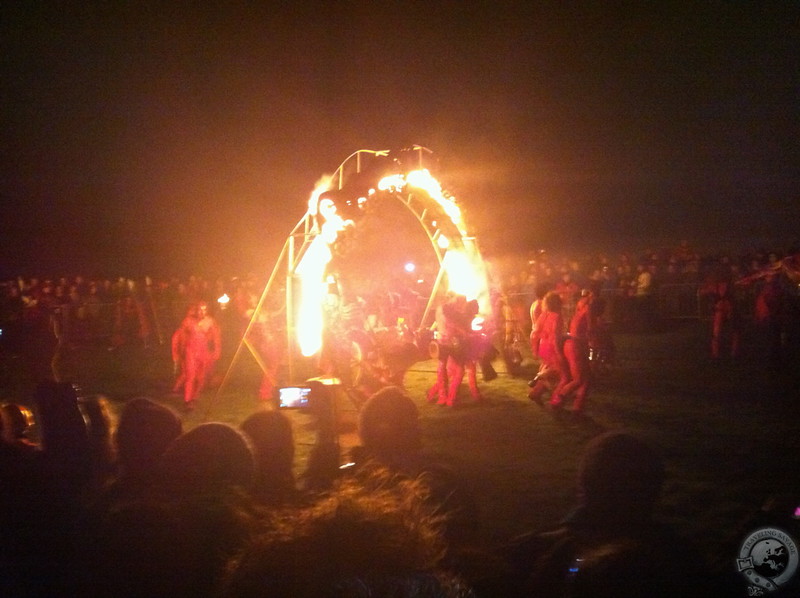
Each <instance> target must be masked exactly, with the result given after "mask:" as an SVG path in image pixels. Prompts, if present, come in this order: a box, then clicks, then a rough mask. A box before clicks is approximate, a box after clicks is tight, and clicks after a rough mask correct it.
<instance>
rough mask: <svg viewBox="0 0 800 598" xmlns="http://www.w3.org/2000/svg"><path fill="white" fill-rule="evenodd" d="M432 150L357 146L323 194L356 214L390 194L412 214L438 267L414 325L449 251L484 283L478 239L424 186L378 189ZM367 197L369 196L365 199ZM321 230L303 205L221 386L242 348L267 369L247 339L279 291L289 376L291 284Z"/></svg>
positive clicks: (440, 279) (426, 316)
mask: <svg viewBox="0 0 800 598" xmlns="http://www.w3.org/2000/svg"><path fill="white" fill-rule="evenodd" d="M432 154H433V152H432V151H431V150H430V149H428V148H426V147H424V146H421V145H413V146H411V147H409V148H405V149H402V150H399V151H394V150H369V149H362V150H357V151H355V152H353V153H352V154H350V156H348V157H347V158H346V159H345V160H344V161H343V162H342V163H341V164H340V165H339V167H338V168H337V169H336V170H335V171H334V173H333V175H332V176H331V177H330V179H329V183H328V185H327V188H326V189H325V191H323V192H322V193H323V195H330V196H333V197H335V199H336V201H337V202H338V203H339V207H340V208H342V211H343V212H345V213H348V212H351V213H352V212H357V211H358V210H359V207H360V206H361V205H362V204H363V203H365V202H366V201H370V202H375V201H383V200H384V198H388V196H392V197H394V198H395V199H396V200H398V201H399V202H400V203H402V204H403V205H404V206H405V208H406V209H407V210H408V211H409V212H410V213H411V214H412V215H413V216H414V217H415V218H416V220H417V221H418V222H419V224H420V227H421V228H422V230H423V232H424V233H425V235H426V236H427V238H428V241H429V243H430V246H431V248H432V250H433V252H434V255H435V256H436V259H437V261H438V264H439V270H438V273H437V276H436V279H435V282H434V284H433V287H432V289H431V292H430V295H429V297H428V301H427V304H426V307H425V310H424V312H423V315H422V317H421V318H420V321H419V322H417V323H416V325H417V328H421V327H423V326H425V325H426V323H428V324H427V325H430V320H431V319H432V317H431V313H432V307H433V305H434V303H435V301H436V299H437V297H438V296H439V295H440V293H441V289H442V286H443V283H444V280H445V279H446V277H447V274H446V268H445V262H446V256H447V253H448V252H449V251H453V250H457V251H460V252H461V253H463V254H465V255H467V256H469V258H470V259H472V260H474V261H476V262H478V263H479V265H480V269H481V271H482V275H483V278H484V281H485V278H486V273H485V265H484V263H483V259H482V257H481V253H480V250H479V248H478V244H477V239H476V238H475V237H474V236H471V235H468V234H466V231H465V230H464V228H463V226H462V227H459V225H458V223H457V222H455V221H454V219H453V218H452V217H451V215H449V214H448V213H447V210H446V207H447V206H445V205H443V204H442V203H439V202H437V201H436V200H435V199H434V198H432V197H431V195H430V194H429V193H428V192H427V191H426V190H424V189H421V188H417V187H414V186H412V185H406V186H405V187H404V188H403V189H400V190H398V189H389V190H377V187H378V183H379V181H380V180H381V179H382V178H383V177H386V176H391V175H397V174H400V175H406V174H408V173H410V172H413V171H422V170H428V171H429V170H430V169H429V166H433V164H432V163H433V162H435V160H433V159H432ZM367 198H369V199H367ZM320 234H321V228H320V222H319V219H318V218H317V216H315V215H314V214H313V213H312V210H310V209H308V210H307V211H306V213H305V215H304V216H303V217H302V218H301V219H300V220H299V221H298V222H297V224H296V225H295V227H294V228H293V229H292V231H291V233H290V234H289V236H288V237H287V239H286V241H285V242H284V244H283V247H282V249H281V251H280V254H279V256H278V259H277V261H276V263H275V266H274V268H273V270H272V272H271V274H270V277H269V279H268V281H267V283H266V285H265V287H264V290H263V292H262V294H261V296H260V298H259V300H258V302H257V304H256V306H255V308H254V311H253V315H252V317H251V318H250V321H249V323H248V325H247V327H246V329H245V331H244V334H243V335H242V339H241V342H240V343H239V345H238V347H237V350H236V352H235V354H234V356H233V358H232V361H231V363H230V366H229V368H228V372H227V373H226V375H225V377H224V379H223V382H222V385H221V386H220V390H221V389H222V387H223V386H224V384H225V382H226V380H227V379H228V377H229V374H230V372H231V370H232V369H233V367H234V365H235V363H236V362H237V360H238V358H239V357H240V354H241V353H242V350H243V348H246V349H247V350H248V351H249V352H250V353H251V355H252V356H253V358H254V359H255V361H256V362H257V363H258V365H259V367H260V368H261V369H262V370H264V371H266V366H265V364H264V360H263V359H262V357H261V355H260V354H259V351H258V349H257V347H256V346H254V344H253V343H252V342H251V340H250V336H251V331H252V328H253V326H254V324H255V322H256V321H257V318H258V317H259V314H260V313H261V312H262V310H263V309H264V306H265V302H266V301H267V298H268V297H270V296H275V295H276V289H275V287H276V286H277V287H279V289H278V291H277V292H282V293H283V294H284V297H283V298H282V303H283V304H284V307H285V318H286V342H287V346H288V348H289V349H288V356H289V363H288V366H289V378H290V379H292V380H293V379H294V373H295V372H294V370H295V367H294V366H295V363H294V362H295V355H296V353H297V346H296V345H297V341H296V321H295V311H296V309H295V294H294V286H295V281H296V273H297V268H298V265H299V264H300V263H301V262H302V260H303V258H304V256H305V255H306V253H307V251H308V250H309V247H310V246H311V244H312V243H313V241H314V239H316V238H317V237H318V236H319V235H320ZM481 303H482V304H483V305H482V307H483V309H482V310H481V313H484V314H488V310H489V308H488V287H487V293H486V297H484V298H483V300H482V301H481Z"/></svg>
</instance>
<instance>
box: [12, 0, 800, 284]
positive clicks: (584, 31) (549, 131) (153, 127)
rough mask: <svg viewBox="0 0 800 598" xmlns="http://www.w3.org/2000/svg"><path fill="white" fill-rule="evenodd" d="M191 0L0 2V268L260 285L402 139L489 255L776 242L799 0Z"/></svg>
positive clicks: (785, 233) (798, 228)
mask: <svg viewBox="0 0 800 598" xmlns="http://www.w3.org/2000/svg"><path fill="white" fill-rule="evenodd" d="M117 4H127V5H128V6H127V8H125V7H120V6H117ZM173 4H176V5H177V4H180V6H173ZM206 4H209V3H152V4H151V3H147V2H141V3H140V2H131V3H116V2H103V3H100V2H75V3H58V2H6V3H3V6H2V8H0V65H1V66H0V68H1V69H2V71H0V86H1V88H0V89H1V90H2V93H0V102H1V104H0V113H1V115H2V116H1V117H2V136H3V139H2V145H1V146H0V156H1V157H0V217H1V218H2V221H1V222H0V234H1V235H2V250H0V257H1V258H2V259H1V261H0V271H2V275H3V276H9V275H12V274H17V273H21V274H27V275H31V274H37V273H41V274H53V275H54V274H64V275H74V274H86V275H108V276H115V275H128V276H138V275H143V274H148V273H149V274H153V275H170V274H174V275H179V276H182V275H188V274H191V273H199V274H208V275H212V274H214V275H215V274H240V273H244V272H248V271H255V272H259V273H260V272H266V271H269V270H271V268H272V265H273V263H274V260H275V258H276V257H277V252H278V250H279V249H280V247H281V245H282V244H283V242H284V241H285V239H286V237H287V235H288V234H289V232H290V231H291V228H292V227H293V226H294V224H295V223H296V222H297V221H298V220H299V219H300V218H301V217H302V215H303V212H304V207H305V203H306V200H307V198H308V195H309V193H310V192H311V191H312V189H313V187H314V184H315V183H316V181H317V180H318V179H319V178H320V176H321V175H322V174H325V173H330V172H332V171H333V170H334V169H335V168H336V167H337V166H338V165H339V164H340V163H341V162H342V161H343V160H344V159H345V158H346V157H347V156H348V155H349V154H351V153H352V152H353V151H355V150H357V149H394V148H401V147H404V146H408V145H411V144H415V143H416V144H421V145H424V146H426V147H428V148H430V149H432V150H433V151H434V152H435V154H436V155H437V157H438V159H439V162H440V166H441V170H440V172H439V176H440V178H441V179H442V181H443V182H444V184H445V186H446V187H447V188H448V189H450V190H451V191H452V192H453V193H454V194H455V195H456V197H457V198H458V199H459V200H460V202H461V203H462V205H463V206H464V209H465V211H466V214H467V222H468V224H469V225H470V227H471V228H472V229H473V230H474V231H475V232H476V233H477V235H478V237H479V239H480V240H481V242H482V244H483V245H484V247H485V248H487V250H488V251H489V252H490V253H493V254H497V253H500V252H502V251H503V250H506V249H507V250H513V251H519V250H523V249H526V248H538V247H547V248H552V249H558V250H563V251H569V250H570V249H571V248H575V250H576V251H577V250H578V249H579V248H580V249H581V250H583V249H584V248H586V247H597V248H598V250H601V249H612V250H613V249H616V248H618V247H622V246H626V247H630V248H634V249H636V248H641V249H646V248H655V247H660V246H662V245H669V244H676V243H677V241H678V240H680V239H687V240H689V241H691V242H692V243H693V244H695V245H696V246H698V247H701V246H702V247H713V246H714V244H719V245H720V246H722V244H723V243H727V244H731V243H735V244H736V245H737V247H739V246H740V247H742V248H743V249H750V248H751V247H752V246H758V245H759V244H763V243H772V244H773V245H774V246H775V247H777V248H779V249H786V248H788V247H789V246H790V245H791V244H792V243H794V242H795V241H797V239H800V169H799V168H798V165H800V159H799V158H800V152H799V151H798V145H799V142H798V140H799V139H800V130H799V129H800V127H798V122H800V121H799V119H798V116H799V110H798V107H799V106H800V93H798V91H800V85H799V83H800V51H799V50H800V43H798V42H800V3H797V2H786V3H773V2H755V3H741V2H726V3H718V2H703V3H694V2H692V3H688V2H687V3H681V4H679V3H673V2H666V3H630V4H627V3H626V4H619V3H604V2H591V3H569V6H565V4H567V3H564V4H562V3H552V4H550V3H547V4H540V3H529V2H525V3H522V2H520V3H503V2H492V3H489V2H430V3H423V2H419V3H417V2H402V3H400V2H398V3H389V4H384V3H378V2H324V3H309V2H303V3H298V6H297V7H287V6H286V5H289V4H291V3H280V4H278V3H275V4H274V5H271V3H247V4H259V6H258V7H253V6H249V5H248V6H245V3H239V2H224V3H220V6H219V7H217V8H216V9H215V8H209V7H208V6H205V5H206ZM193 5H194V7H192V6H193ZM676 6H677V7H678V8H676Z"/></svg>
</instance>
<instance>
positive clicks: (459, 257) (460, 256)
mask: <svg viewBox="0 0 800 598" xmlns="http://www.w3.org/2000/svg"><path fill="white" fill-rule="evenodd" d="M442 267H443V268H444V270H445V272H446V273H447V281H448V288H449V290H450V291H452V292H454V293H458V294H459V295H464V296H465V297H466V298H467V300H469V301H471V300H473V299H479V297H480V296H481V295H482V294H483V291H485V289H486V279H485V278H484V277H483V276H482V275H481V273H479V272H478V270H477V268H476V267H475V266H474V265H473V263H472V261H471V260H470V259H469V258H468V257H467V255H466V254H465V253H463V252H462V251H456V250H451V251H448V252H447V253H446V254H445V256H444V260H442Z"/></svg>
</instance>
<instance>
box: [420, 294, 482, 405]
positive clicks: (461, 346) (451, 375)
mask: <svg viewBox="0 0 800 598" xmlns="http://www.w3.org/2000/svg"><path fill="white" fill-rule="evenodd" d="M471 319H472V318H471V317H470V316H469V313H468V311H467V299H466V297H464V295H453V296H452V297H451V298H450V299H449V300H448V301H447V303H444V304H443V305H440V306H439V308H438V309H437V310H436V322H435V323H434V329H435V330H436V332H437V334H438V337H437V344H438V350H439V354H438V358H439V365H438V367H437V370H436V384H434V385H433V387H432V388H431V389H430V390H429V391H428V400H429V401H434V400H435V399H437V398H438V401H437V403H438V404H439V405H447V406H449V407H453V406H454V405H455V400H456V394H457V393H458V387H459V386H460V385H461V381H462V380H463V379H464V369H465V366H466V360H467V351H468V343H469V333H470V322H471Z"/></svg>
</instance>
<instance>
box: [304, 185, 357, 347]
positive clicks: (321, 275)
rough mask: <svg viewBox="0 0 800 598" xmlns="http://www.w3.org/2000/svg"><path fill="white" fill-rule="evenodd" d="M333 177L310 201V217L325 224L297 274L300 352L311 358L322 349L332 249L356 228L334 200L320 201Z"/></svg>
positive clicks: (315, 191) (321, 186) (307, 251)
mask: <svg viewBox="0 0 800 598" xmlns="http://www.w3.org/2000/svg"><path fill="white" fill-rule="evenodd" d="M329 182H330V177H323V179H322V180H321V181H320V182H319V183H318V185H317V187H316V188H315V189H314V192H313V193H312V194H311V197H310V199H309V200H308V215H309V216H318V217H320V218H323V219H324V221H323V222H322V225H321V226H320V229H319V235H317V236H316V237H314V240H313V241H312V242H311V244H310V245H309V246H308V249H307V250H306V252H305V254H304V255H303V258H302V259H301V260H300V263H299V264H297V268H296V270H295V273H296V274H297V276H298V277H299V278H300V306H299V308H298V319H297V341H298V344H299V345H300V352H301V353H302V354H303V355H304V356H306V357H310V356H312V355H315V354H316V353H318V352H319V351H320V349H321V348H322V327H323V317H322V305H323V302H324V300H325V295H326V293H327V284H328V283H327V278H326V276H325V269H326V268H327V266H328V263H329V262H330V261H331V257H332V256H333V254H332V253H331V245H333V243H334V242H335V241H336V238H337V237H338V235H339V231H341V230H344V228H345V227H347V226H349V225H352V224H353V222H352V220H344V219H343V218H342V217H341V216H340V215H339V214H337V213H336V206H335V205H334V203H333V202H332V201H331V200H330V199H322V200H320V199H319V197H320V195H322V194H323V193H324V192H325V191H327V190H328V187H327V186H328V184H329Z"/></svg>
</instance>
